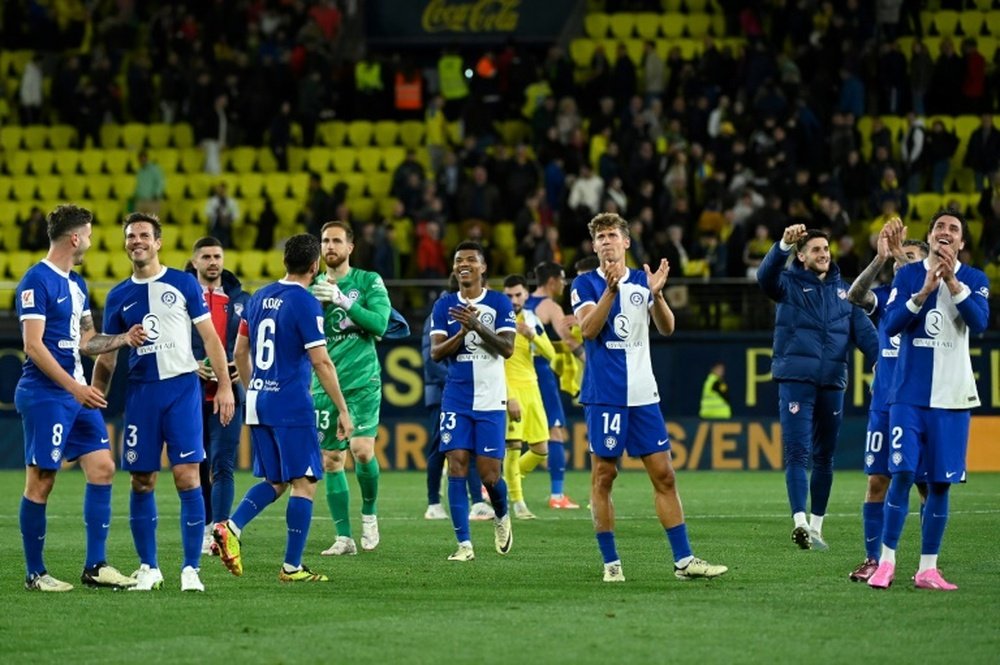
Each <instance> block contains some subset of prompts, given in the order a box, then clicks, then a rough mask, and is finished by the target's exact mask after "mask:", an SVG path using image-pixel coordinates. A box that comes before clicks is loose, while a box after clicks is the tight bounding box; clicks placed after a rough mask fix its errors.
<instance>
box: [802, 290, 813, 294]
mask: <svg viewBox="0 0 1000 665" xmlns="http://www.w3.org/2000/svg"><path fill="white" fill-rule="evenodd" d="M810 291H812V289H802V293H809V292H810Z"/></svg>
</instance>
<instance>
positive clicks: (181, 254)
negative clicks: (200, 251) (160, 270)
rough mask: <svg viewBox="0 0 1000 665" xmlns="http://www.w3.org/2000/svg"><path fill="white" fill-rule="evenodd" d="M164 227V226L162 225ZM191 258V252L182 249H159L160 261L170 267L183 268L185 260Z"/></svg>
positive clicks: (185, 263)
mask: <svg viewBox="0 0 1000 665" xmlns="http://www.w3.org/2000/svg"><path fill="white" fill-rule="evenodd" d="M163 228H166V227H163ZM190 259H191V253H190V252H188V251H186V250H182V249H161V250H160V263H161V264H163V265H165V266H168V267H170V268H176V269H177V270H184V267H185V266H186V265H187V262H188V261H189V260H190Z"/></svg>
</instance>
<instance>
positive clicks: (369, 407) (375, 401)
mask: <svg viewBox="0 0 1000 665" xmlns="http://www.w3.org/2000/svg"><path fill="white" fill-rule="evenodd" d="M312 397H313V408H314V409H315V410H316V429H318V430H319V436H320V439H319V447H320V448H322V449H323V450H347V447H348V445H349V443H350V442H349V441H347V440H343V441H341V440H339V439H338V438H337V416H339V415H340V412H339V411H337V407H336V406H334V404H333V402H332V401H331V400H330V397H329V396H328V395H327V394H326V393H325V392H320V393H313V396H312ZM344 401H346V402H347V412H348V413H349V414H350V415H351V422H353V423H354V434H353V435H351V438H358V437H375V436H376V435H377V434H378V418H379V407H380V406H381V405H382V384H381V383H372V384H370V385H366V386H364V387H363V388H355V389H353V390H347V391H345V392H344Z"/></svg>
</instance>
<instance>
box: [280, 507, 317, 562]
mask: <svg viewBox="0 0 1000 665" xmlns="http://www.w3.org/2000/svg"><path fill="white" fill-rule="evenodd" d="M312 514H313V502H312V501H310V500H309V499H307V498H305V497H303V496H292V497H289V498H288V507H287V508H286V509H285V523H286V524H287V525H288V539H287V541H286V542H285V563H286V564H288V565H289V566H291V567H292V568H298V567H299V566H301V565H302V553H303V552H304V551H305V549H306V539H307V538H309V524H310V522H312Z"/></svg>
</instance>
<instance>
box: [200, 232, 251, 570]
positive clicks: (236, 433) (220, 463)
mask: <svg viewBox="0 0 1000 665" xmlns="http://www.w3.org/2000/svg"><path fill="white" fill-rule="evenodd" d="M188 272H189V273H191V274H193V275H194V276H195V278H196V279H197V280H198V284H199V285H200V286H201V290H202V295H203V296H204V298H205V306H206V307H208V312H209V314H210V315H211V319H212V325H213V326H214V327H215V330H216V332H217V333H218V335H219V340H220V341H221V342H222V346H223V348H224V349H225V352H226V359H227V360H228V361H229V364H228V365H227V366H226V367H225V368H216V367H212V364H211V362H210V361H209V359H208V355H207V353H206V351H205V344H204V343H203V342H202V340H201V336H200V335H197V334H194V335H192V336H191V351H192V352H193V353H194V358H195V360H196V361H197V362H198V378H199V379H201V390H202V393H203V395H204V400H203V401H202V430H203V433H204V434H203V435H204V439H203V443H204V446H205V459H203V460H202V461H201V464H200V465H199V474H200V476H201V492H202V498H203V499H204V501H205V515H206V520H205V537H204V540H203V542H202V546H201V547H202V549H201V553H202V554H213V552H212V549H211V545H212V543H213V540H212V528H213V526H214V525H215V524H222V523H225V521H226V520H228V519H229V516H230V512H231V511H232V509H233V498H234V496H235V493H236V485H235V482H234V481H233V470H234V469H235V467H236V449H237V447H238V446H239V442H240V429H241V428H242V424H243V422H242V419H241V418H233V419H232V420H230V421H229V422H228V423H225V424H224V423H223V422H222V419H221V418H220V417H219V414H218V412H217V411H216V410H215V409H214V408H213V407H214V399H215V392H216V390H218V387H219V382H218V377H217V376H216V371H226V372H228V373H229V378H230V380H231V382H232V384H233V396H234V397H235V400H236V401H235V403H236V409H239V408H240V405H241V404H242V403H243V401H244V400H243V394H244V389H243V387H242V386H241V385H240V383H239V374H238V373H237V371H236V363H235V361H234V360H233V350H234V349H235V348H236V333H237V331H238V330H239V324H240V320H241V319H242V317H243V311H244V308H245V307H246V304H247V301H248V300H249V299H250V295H249V294H248V293H246V292H244V291H243V285H242V284H241V283H240V280H239V279H238V278H237V277H236V275H234V274H233V273H232V272H230V271H229V270H226V268H225V252H224V250H223V247H222V243H220V242H219V240H218V239H216V238H212V237H211V236H206V237H204V238H199V239H198V240H197V241H195V243H194V247H193V248H192V256H191V267H190V268H189V269H188Z"/></svg>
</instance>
